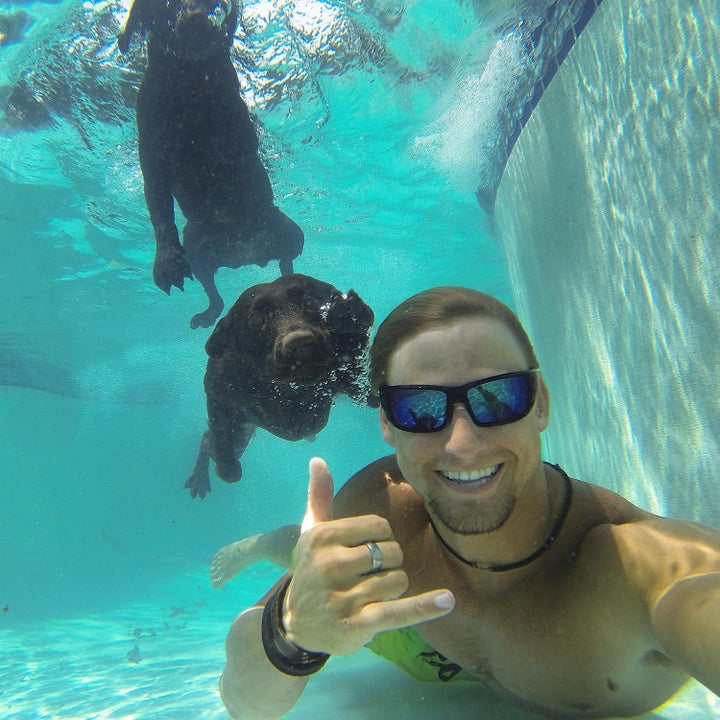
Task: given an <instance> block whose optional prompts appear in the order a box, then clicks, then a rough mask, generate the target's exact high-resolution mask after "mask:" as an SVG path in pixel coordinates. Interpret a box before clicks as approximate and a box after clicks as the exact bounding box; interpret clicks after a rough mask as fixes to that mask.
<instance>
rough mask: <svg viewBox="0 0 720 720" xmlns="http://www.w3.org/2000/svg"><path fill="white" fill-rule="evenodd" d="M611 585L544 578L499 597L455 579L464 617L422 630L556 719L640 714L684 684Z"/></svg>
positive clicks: (641, 615)
mask: <svg viewBox="0 0 720 720" xmlns="http://www.w3.org/2000/svg"><path fill="white" fill-rule="evenodd" d="M435 571H436V572H437V568H435ZM420 577H422V573H420ZM604 577H605V583H604V584H600V583H592V584H589V583H588V579H587V578H586V577H583V574H582V573H581V574H579V575H577V574H576V575H574V574H573V573H572V572H568V573H567V575H566V576H563V577H557V576H556V577H554V579H553V581H552V582H547V581H546V580H543V577H542V575H540V574H539V575H538V576H537V577H534V578H533V577H531V578H530V579H528V580H526V581H523V582H520V583H518V584H516V585H513V584H510V585H509V586H508V587H507V588H505V589H504V590H503V589H502V583H500V584H499V588H500V589H499V590H498V592H496V593H493V592H474V591H473V589H472V587H471V585H469V584H467V583H461V582H457V576H455V575H453V573H449V574H448V575H447V576H446V577H445V578H443V579H444V580H445V584H446V586H448V587H450V589H452V590H453V592H454V593H455V595H456V601H457V605H456V608H455V611H454V612H453V613H452V614H450V615H449V616H447V617H446V618H442V619H440V620H436V621H433V622H430V623H426V624H424V625H421V626H420V627H419V630H420V632H421V633H422V635H423V636H424V637H425V638H426V639H427V640H428V641H429V642H430V644H431V645H433V647H434V648H435V649H436V650H438V651H439V652H440V653H442V654H443V655H445V656H446V657H448V658H449V659H451V660H452V661H453V662H455V663H457V664H458V665H460V666H461V667H463V668H464V669H465V670H467V671H468V672H470V673H472V674H474V675H476V676H478V677H480V678H481V679H483V680H484V681H485V682H486V684H488V685H489V686H490V687H492V688H493V689H495V690H496V691H497V692H499V693H501V694H505V695H509V696H511V697H513V698H514V699H516V700H519V701H521V702H522V703H523V704H526V705H528V706H530V707H532V708H534V709H536V710H539V711H541V712H544V713H546V714H548V716H550V717H574V716H577V717H580V716H582V717H607V716H612V715H621V714H625V715H626V714H640V713H642V712H645V711H648V710H651V709H653V708H654V707H656V706H658V705H659V704H661V703H663V702H665V701H666V700H667V699H668V698H669V697H670V696H671V695H672V694H673V693H674V692H675V691H676V690H678V689H679V688H680V686H681V685H682V683H683V682H684V680H685V676H684V675H683V674H682V673H680V672H679V671H678V670H677V669H676V668H675V667H674V666H673V665H672V664H671V663H670V661H669V660H668V658H667V657H665V656H664V655H663V654H662V653H661V652H659V650H658V648H657V647H656V643H654V638H653V634H652V628H651V627H650V624H649V620H648V618H647V612H646V611H645V609H644V607H643V606H642V604H641V603H640V602H639V600H638V599H637V598H636V597H635V596H634V595H633V594H632V593H631V592H629V590H628V588H626V587H625V588H624V587H622V583H621V582H620V581H619V580H617V579H614V578H613V577H612V576H610V577H609V576H608V575H607V574H605V576H604ZM424 585H425V583H419V582H418V579H416V580H415V582H413V586H414V587H413V592H417V591H421V590H424V589H430V588H429V587H424ZM453 585H454V586H453ZM435 587H437V585H435Z"/></svg>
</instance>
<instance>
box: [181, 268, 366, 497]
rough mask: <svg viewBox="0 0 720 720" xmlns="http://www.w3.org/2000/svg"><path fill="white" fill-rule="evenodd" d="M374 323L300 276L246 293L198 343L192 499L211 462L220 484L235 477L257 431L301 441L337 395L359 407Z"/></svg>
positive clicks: (350, 299) (329, 289)
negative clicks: (204, 421) (200, 377)
mask: <svg viewBox="0 0 720 720" xmlns="http://www.w3.org/2000/svg"><path fill="white" fill-rule="evenodd" d="M374 319H375V316H374V314H373V311H372V310H371V309H370V308H369V307H368V306H367V305H366V304H365V303H364V302H363V301H362V300H361V299H360V297H359V296H358V295H357V294H356V293H355V292H354V291H353V290H350V291H349V292H348V293H347V295H343V294H342V293H341V292H340V291H339V290H337V289H336V288H335V287H333V286H332V285H329V284H328V283H325V282H321V281H320V280H316V279H315V278H312V277H307V276H306V275H285V276H283V277H280V278H278V279H277V280H275V281H274V282H271V283H263V284H260V285H255V286H253V287H251V288H248V289H247V290H245V292H243V293H242V295H240V297H239V298H238V300H237V302H236V303H235V305H233V307H232V308H231V309H230V312H228V314H227V315H226V316H225V317H224V318H222V319H221V320H220V321H219V322H218V324H217V326H216V327H215V329H214V330H213V332H212V335H210V337H209V339H208V341H207V343H206V344H205V350H206V351H207V354H208V356H209V360H208V363H207V371H206V373H205V394H206V396H207V410H208V422H209V431H208V432H206V433H205V434H204V435H203V439H202V442H201V444H200V452H199V453H198V458H197V462H196V463H195V469H194V470H193V472H192V475H190V477H189V478H188V480H187V482H186V483H185V487H186V488H189V489H190V495H191V496H192V497H196V496H197V495H199V496H200V497H201V498H203V497H205V495H206V494H207V493H208V492H210V480H209V476H208V465H209V460H210V457H212V458H213V459H214V460H215V463H216V466H215V468H216V471H217V474H218V476H219V477H220V478H221V479H222V480H224V481H225V482H237V481H238V480H239V479H240V477H241V475H242V469H241V467H240V462H239V461H238V458H239V457H240V456H241V455H242V454H243V452H244V450H245V448H246V447H247V445H248V442H249V441H250V438H251V436H252V434H253V432H254V430H255V428H256V427H262V428H265V429H266V430H268V431H269V432H271V433H273V434H274V435H277V436H278V437H281V438H283V439H285V440H301V439H303V438H307V437H312V436H313V435H315V434H316V433H318V432H320V430H322V429H323V428H324V427H325V425H326V424H327V421H328V417H329V415H330V407H331V405H332V402H333V398H334V397H335V396H336V395H338V394H340V393H343V394H345V395H349V396H350V397H351V398H353V399H354V400H356V401H358V402H360V401H362V400H366V399H367V381H366V379H365V376H366V372H365V370H366V368H365V357H366V351H367V345H368V338H369V334H370V327H371V326H372V324H373V321H374Z"/></svg>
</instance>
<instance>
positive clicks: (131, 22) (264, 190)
mask: <svg viewBox="0 0 720 720" xmlns="http://www.w3.org/2000/svg"><path fill="white" fill-rule="evenodd" d="M236 2H237V0H219V1H218V2H216V1H215V0H135V2H134V3H133V5H132V8H131V9H130V14H129V16H128V19H127V22H126V24H125V27H124V29H123V30H122V32H121V33H120V34H119V35H118V47H119V48H120V50H121V52H126V51H127V49H128V47H129V43H130V38H131V36H132V34H133V33H134V32H136V31H137V32H142V31H147V34H148V67H147V71H146V73H145V76H144V78H143V81H142V83H141V85H140V91H139V94H138V99H137V124H138V144H139V153H140V167H141V169H142V173H143V179H144V182H145V201H146V203H147V207H148V210H149V212H150V219H151V221H152V224H153V228H154V230H155V240H156V243H157V250H156V254H155V264H154V267H153V278H154V280H155V284H156V285H157V286H158V287H159V288H160V289H161V290H164V291H165V292H166V293H168V294H169V293H170V288H171V287H172V286H173V285H175V286H176V287H178V288H179V289H180V290H182V289H183V282H184V279H185V278H191V277H192V276H193V275H194V276H195V277H196V278H197V279H198V280H199V281H200V282H201V283H202V286H203V288H205V292H206V293H207V295H208V298H209V301H210V302H209V306H208V308H207V310H205V311H204V312H201V313H199V314H197V315H195V316H194V317H193V318H192V320H191V322H190V326H191V327H193V328H196V327H210V326H211V325H212V324H213V323H214V322H215V320H216V319H217V318H218V316H219V315H220V313H221V312H222V309H223V301H222V298H221V297H220V295H219V293H218V290H217V287H216V286H215V272H216V270H217V269H218V268H219V267H231V268H237V267H240V266H241V265H252V264H255V265H260V266H265V265H267V263H268V262H269V261H270V260H272V259H278V260H279V261H280V272H281V273H282V274H283V275H285V274H290V273H292V271H293V266H292V261H293V259H294V258H296V257H297V256H298V255H299V254H300V252H301V251H302V247H303V242H304V236H303V232H302V230H301V229H300V228H299V227H298V225H296V224H295V223H294V222H293V221H292V220H291V219H290V218H289V217H287V216H286V215H284V214H283V213H282V212H280V210H279V209H278V208H277V207H276V206H275V205H274V200H273V191H272V187H271V185H270V179H269V178H268V174H267V172H266V170H265V168H264V167H263V165H262V163H261V161H260V158H259V157H258V152H257V150H258V137H257V133H256V131H255V127H254V125H253V123H252V121H251V119H250V114H249V112H248V109H247V106H246V105H245V103H244V102H243V100H242V98H241V97H240V85H239V82H238V77H237V73H236V72H235V68H234V67H233V64H232V61H231V60H230V47H231V46H232V42H233V33H234V31H235V27H236V25H237V22H238V10H237V5H236ZM173 199H175V200H177V203H178V205H179V206H180V209H181V210H182V212H183V214H184V216H185V218H186V219H187V223H186V225H185V228H184V230H183V244H182V246H181V245H180V240H179V236H178V230H177V227H176V225H175V213H174V201H173Z"/></svg>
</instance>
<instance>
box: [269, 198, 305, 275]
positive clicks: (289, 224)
mask: <svg viewBox="0 0 720 720" xmlns="http://www.w3.org/2000/svg"><path fill="white" fill-rule="evenodd" d="M271 233H272V235H273V237H274V242H275V252H276V257H277V258H278V260H279V264H280V274H281V275H292V274H293V260H294V259H295V258H296V257H297V256H298V255H299V254H300V253H301V252H302V249H303V245H304V244H305V234H304V233H303V231H302V229H301V228H300V226H299V225H298V224H297V223H296V222H295V221H293V220H291V219H290V218H289V217H288V216H287V215H285V213H283V212H282V211H280V210H279V209H278V208H277V207H273V212H272V214H271Z"/></svg>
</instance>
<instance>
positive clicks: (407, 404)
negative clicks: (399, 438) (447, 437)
mask: <svg viewBox="0 0 720 720" xmlns="http://www.w3.org/2000/svg"><path fill="white" fill-rule="evenodd" d="M389 405H390V407H389V410H390V412H389V415H390V416H391V420H392V421H393V423H394V424H395V425H396V426H398V427H400V428H402V429H405V430H418V431H420V432H432V431H433V430H439V429H440V428H441V427H442V426H443V424H444V423H445V415H446V413H447V395H446V394H445V392H443V391H442V390H429V389H426V390H416V389H403V388H393V390H392V395H391V397H390V403H389Z"/></svg>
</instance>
